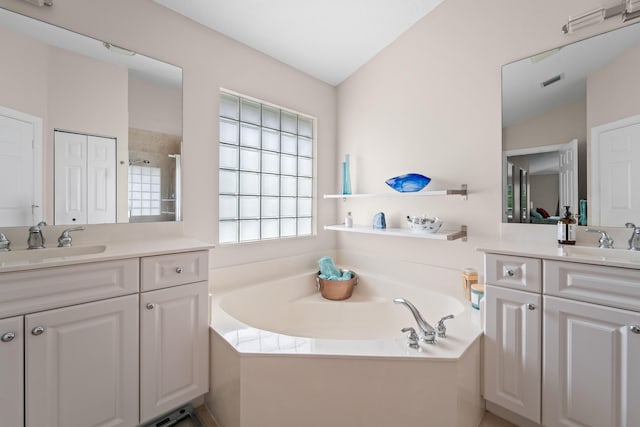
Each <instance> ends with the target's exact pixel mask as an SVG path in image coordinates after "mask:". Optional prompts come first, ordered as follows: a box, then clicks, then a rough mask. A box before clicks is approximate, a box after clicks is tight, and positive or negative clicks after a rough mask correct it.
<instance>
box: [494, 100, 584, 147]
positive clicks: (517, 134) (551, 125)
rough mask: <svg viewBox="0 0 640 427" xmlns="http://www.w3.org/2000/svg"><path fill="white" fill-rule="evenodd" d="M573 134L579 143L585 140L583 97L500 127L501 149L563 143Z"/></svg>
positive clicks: (572, 137) (572, 136)
mask: <svg viewBox="0 0 640 427" xmlns="http://www.w3.org/2000/svg"><path fill="white" fill-rule="evenodd" d="M574 138H577V139H578V143H580V144H583V143H585V142H586V141H587V100H586V98H582V99H580V100H578V101H576V102H572V103H571V104H567V105H563V106H561V107H557V108H553V109H551V110H548V111H545V112H544V113H542V114H539V115H537V116H535V117H532V118H530V119H528V120H525V121H523V122H519V123H515V124H513V125H511V126H509V127H506V128H504V129H502V144H503V148H504V149H505V150H515V149H519V148H530V147H539V146H542V145H556V144H566V143H567V142H569V141H571V140H572V139H574Z"/></svg>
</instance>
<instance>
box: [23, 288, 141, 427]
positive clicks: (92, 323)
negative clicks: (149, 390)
mask: <svg viewBox="0 0 640 427" xmlns="http://www.w3.org/2000/svg"><path fill="white" fill-rule="evenodd" d="M24 324H25V330H26V332H27V334H26V339H25V341H26V342H25V360H26V362H25V365H26V369H25V383H26V417H25V418H26V424H25V425H26V426H27V427H42V426H51V427H86V426H134V425H136V424H137V422H138V404H137V400H138V295H127V296H124V297H119V298H112V299H107V300H102V301H97V302H92V303H86V304H79V305H74V306H71V307H64V308H60V309H57V310H48V311H43V312H40V313H35V314H29V315H27V316H25V319H24Z"/></svg>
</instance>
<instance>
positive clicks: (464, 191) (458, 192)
mask: <svg viewBox="0 0 640 427" xmlns="http://www.w3.org/2000/svg"><path fill="white" fill-rule="evenodd" d="M452 195H460V196H462V197H463V199H465V200H466V199H467V185H466V184H463V185H461V186H460V188H451V189H444V190H422V191H417V192H415V193H399V192H389V193H374V194H325V195H324V198H325V199H343V200H346V199H364V198H369V197H425V196H452Z"/></svg>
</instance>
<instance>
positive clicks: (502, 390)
mask: <svg viewBox="0 0 640 427" xmlns="http://www.w3.org/2000/svg"><path fill="white" fill-rule="evenodd" d="M549 258H550V259H546V258H545V257H544V256H541V257H540V258H534V257H517V256H514V255H513V251H510V253H509V254H500V253H497V254H494V253H487V254H486V255H485V267H486V268H485V271H486V276H487V279H486V281H487V287H486V294H485V297H486V301H485V303H486V327H485V334H486V335H485V341H484V348H485V380H484V384H485V388H484V396H485V398H486V399H487V400H488V401H489V402H491V403H494V404H496V405H498V406H500V407H502V408H505V409H507V410H509V411H511V412H513V413H515V414H517V415H520V416H523V417H525V418H527V419H528V420H531V421H533V422H535V423H536V424H540V423H542V425H544V426H546V427H561V426H562V427H569V426H578V425H590V426H602V427H634V426H640V406H638V405H637V402H638V401H640V365H639V364H638V363H637V361H638V360H640V269H638V268H621V267H618V266H609V265H602V264H600V265H597V264H594V263H589V262H587V261H582V262H575V259H567V260H564V259H562V258H560V256H553V255H551V256H549ZM518 263H520V264H521V266H524V265H527V267H526V269H527V271H528V272H529V273H531V272H532V271H533V270H536V268H535V267H532V266H535V265H536V263H538V264H537V265H538V268H537V270H538V271H537V273H535V274H533V275H532V276H531V277H533V278H534V279H533V280H536V279H535V277H537V278H538V279H541V280H540V284H539V285H541V286H538V285H535V284H534V285H532V286H529V285H530V283H528V279H527V280H523V281H518V280H515V279H517V276H518V274H519V273H518V270H517V268H516V269H515V270H514V269H512V268H511V267H513V266H515V267H517V265H518ZM496 266H497V268H496ZM504 273H506V275H505V274H504ZM520 273H521V276H522V277H525V276H526V277H529V275H528V274H524V269H522V268H521V269H520ZM511 279H514V280H511ZM496 285H497V286H496ZM537 289H539V290H537ZM528 290H535V291H531V292H530V291H528ZM534 313H535V314H534ZM514 421H516V420H514Z"/></svg>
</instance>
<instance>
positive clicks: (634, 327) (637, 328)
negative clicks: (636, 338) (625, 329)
mask: <svg viewBox="0 0 640 427" xmlns="http://www.w3.org/2000/svg"><path fill="white" fill-rule="evenodd" d="M629 330H630V331H631V332H633V333H634V334H640V325H632V326H629Z"/></svg>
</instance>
